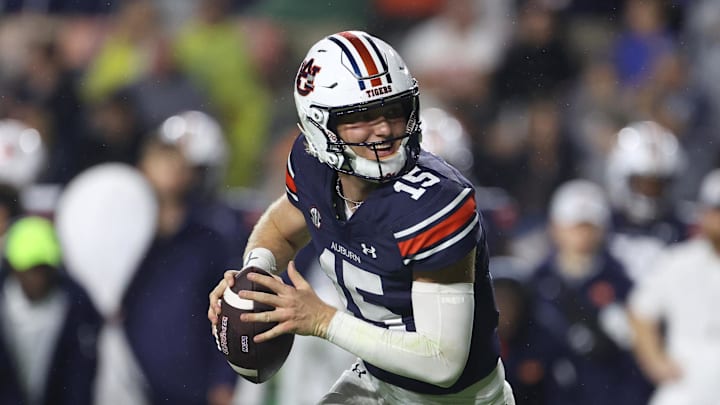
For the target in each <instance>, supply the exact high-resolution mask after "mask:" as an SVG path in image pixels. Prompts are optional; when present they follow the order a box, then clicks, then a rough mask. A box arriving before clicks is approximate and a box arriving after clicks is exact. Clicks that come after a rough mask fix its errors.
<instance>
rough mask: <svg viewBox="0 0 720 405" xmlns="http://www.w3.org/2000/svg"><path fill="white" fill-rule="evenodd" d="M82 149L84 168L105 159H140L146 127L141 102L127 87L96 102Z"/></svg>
mask: <svg viewBox="0 0 720 405" xmlns="http://www.w3.org/2000/svg"><path fill="white" fill-rule="evenodd" d="M86 124H87V129H86V132H85V133H84V134H83V138H82V140H81V144H80V145H79V151H78V166H79V167H80V171H82V170H84V169H87V168H88V167H90V166H93V165H96V164H99V163H105V162H122V163H127V164H130V165H134V164H135V163H137V160H138V155H139V153H140V145H141V144H142V142H143V130H142V127H141V124H140V117H139V116H138V110H137V105H136V104H135V103H134V102H133V100H132V99H131V98H130V97H129V96H128V94H127V93H126V92H124V91H119V92H116V93H113V94H111V95H109V96H108V97H106V98H104V99H103V100H102V101H99V102H97V103H95V104H93V105H92V107H91V108H90V110H89V118H88V121H87V122H86Z"/></svg>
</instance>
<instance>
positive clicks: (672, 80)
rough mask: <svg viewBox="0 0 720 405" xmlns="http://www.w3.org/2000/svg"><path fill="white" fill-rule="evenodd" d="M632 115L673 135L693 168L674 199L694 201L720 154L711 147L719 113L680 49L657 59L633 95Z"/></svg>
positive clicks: (718, 150) (715, 148)
mask: <svg viewBox="0 0 720 405" xmlns="http://www.w3.org/2000/svg"><path fill="white" fill-rule="evenodd" d="M630 94H632V97H633V100H632V104H633V106H634V110H635V111H634V114H636V115H637V116H640V117H652V119H653V120H654V121H656V122H657V123H658V124H660V125H662V126H664V127H665V128H667V129H668V130H669V131H670V132H672V133H673V134H675V135H676V136H677V138H678V141H679V142H680V145H681V147H682V148H683V149H684V150H685V152H686V153H687V155H688V156H687V157H688V160H689V161H690V162H692V165H687V166H686V170H685V172H684V173H685V175H684V181H682V182H679V183H677V184H676V185H677V186H678V187H676V190H675V192H676V195H677V196H681V197H683V198H687V199H689V200H692V199H694V197H695V195H697V190H698V187H699V184H700V180H701V179H702V176H703V174H704V173H707V172H708V171H710V170H711V169H712V168H713V167H715V163H717V162H715V159H716V157H717V156H718V153H719V152H720V149H719V148H718V146H715V145H714V143H715V142H714V139H715V136H716V135H715V134H716V128H717V123H718V119H717V117H716V116H715V115H713V112H714V111H719V110H717V108H714V107H713V106H712V104H711V99H710V95H709V93H708V92H707V91H706V90H705V88H703V87H700V83H698V82H696V81H694V80H691V78H690V76H689V66H688V60H687V57H686V55H685V54H684V53H683V52H681V51H680V50H679V49H678V50H675V51H671V52H667V53H665V54H663V55H662V56H660V57H658V58H657V60H656V62H655V64H654V65H653V67H652V71H651V72H648V75H647V80H646V82H645V84H644V85H643V86H641V87H640V88H639V89H637V91H633V92H631V93H630Z"/></svg>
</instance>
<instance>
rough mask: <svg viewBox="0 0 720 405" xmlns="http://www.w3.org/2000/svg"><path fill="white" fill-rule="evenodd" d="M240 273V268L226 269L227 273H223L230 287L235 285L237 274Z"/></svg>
mask: <svg viewBox="0 0 720 405" xmlns="http://www.w3.org/2000/svg"><path fill="white" fill-rule="evenodd" d="M238 273H239V271H238V270H226V271H225V273H224V274H223V280H225V282H227V286H228V287H232V286H233V285H235V275H236V274H238ZM223 291H224V289H223Z"/></svg>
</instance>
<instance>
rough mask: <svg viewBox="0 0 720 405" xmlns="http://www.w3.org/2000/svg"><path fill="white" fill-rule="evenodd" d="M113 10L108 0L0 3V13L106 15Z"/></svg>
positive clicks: (20, 0) (14, 1) (16, 1)
mask: <svg viewBox="0 0 720 405" xmlns="http://www.w3.org/2000/svg"><path fill="white" fill-rule="evenodd" d="M112 9H113V1H112V0H110V1H108V0H5V1H3V2H2V3H0V13H2V14H5V13H20V12H22V13H53V14H54V13H57V14H78V13H87V14H95V13H106V12H108V11H111V10H112Z"/></svg>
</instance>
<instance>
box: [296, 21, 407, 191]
mask: <svg viewBox="0 0 720 405" xmlns="http://www.w3.org/2000/svg"><path fill="white" fill-rule="evenodd" d="M294 96H295V107H296V108H297V111H298V116H299V119H300V123H299V126H300V129H301V130H302V132H303V133H304V134H305V137H306V139H307V141H308V152H309V153H311V154H312V155H313V156H315V157H316V158H317V159H318V160H319V161H320V162H322V163H325V164H327V165H328V166H330V167H331V168H333V169H334V170H337V171H339V172H343V173H348V174H352V175H354V176H358V177H362V178H364V179H368V180H372V181H379V182H383V181H389V180H392V179H394V178H397V177H399V176H401V175H403V174H404V173H405V172H407V171H408V170H409V169H411V168H412V167H413V166H414V165H415V163H416V162H417V158H418V155H419V154H420V140H421V131H420V120H419V100H418V86H417V82H416V81H415V79H414V78H413V77H412V75H411V74H410V71H409V70H408V68H407V66H405V62H403V60H402V58H401V57H400V55H398V53H397V52H396V51H395V50H394V49H393V48H392V47H391V46H390V45H388V44H387V43H385V42H384V41H382V40H380V39H378V38H376V37H373V36H371V35H369V34H367V33H365V32H362V31H345V32H340V33H337V34H333V35H330V36H328V37H326V38H323V39H322V40H320V41H318V42H317V43H316V44H315V45H313V46H312V48H310V51H308V54H307V56H306V57H305V60H304V61H303V62H302V64H301V65H300V69H299V70H298V73H297V77H296V79H295V90H294ZM392 103H399V104H400V105H401V106H402V107H403V110H404V112H405V115H406V118H407V126H406V130H405V134H404V135H403V136H402V137H400V139H402V147H401V148H400V151H399V152H398V153H396V154H395V155H393V156H391V157H390V158H387V159H382V160H381V159H380V158H376V159H374V160H370V159H365V158H361V157H359V156H357V154H355V153H354V152H353V151H352V149H351V148H349V147H348V146H365V147H370V148H371V149H373V150H375V148H377V147H382V145H383V144H385V145H387V142H388V141H387V140H386V141H383V142H363V143H354V144H351V143H347V142H345V141H343V140H342V139H340V137H339V136H338V135H337V133H336V128H335V127H336V123H337V119H338V117H340V116H342V115H344V114H350V113H354V112H358V111H366V110H370V109H374V108H379V107H383V106H386V105H388V104H392Z"/></svg>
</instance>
